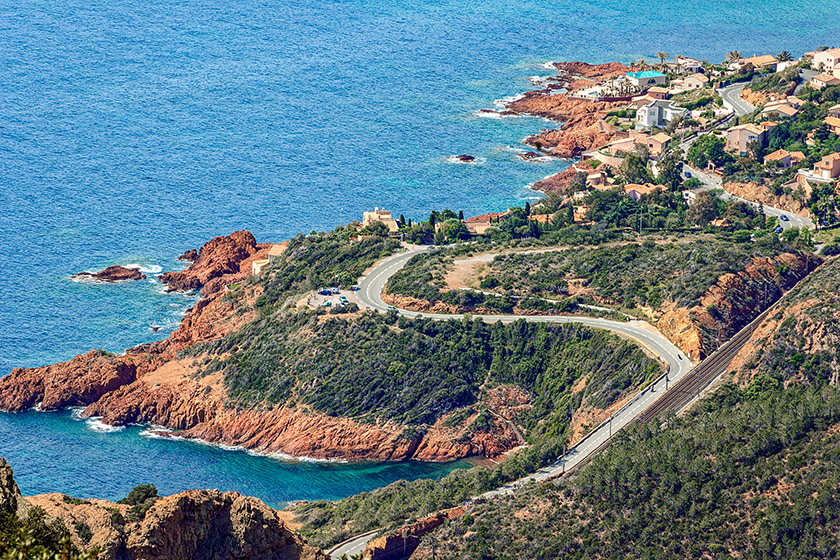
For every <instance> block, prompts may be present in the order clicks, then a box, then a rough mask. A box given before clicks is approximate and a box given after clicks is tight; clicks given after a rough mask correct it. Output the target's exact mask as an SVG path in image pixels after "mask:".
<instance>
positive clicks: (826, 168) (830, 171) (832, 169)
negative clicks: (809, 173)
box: [813, 153, 840, 180]
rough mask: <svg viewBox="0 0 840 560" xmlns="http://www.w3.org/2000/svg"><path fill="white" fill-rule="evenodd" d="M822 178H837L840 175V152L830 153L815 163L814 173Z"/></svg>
mask: <svg viewBox="0 0 840 560" xmlns="http://www.w3.org/2000/svg"><path fill="white" fill-rule="evenodd" d="M813 174H814V175H815V176H816V177H819V178H820V179H829V180H831V179H836V178H838V177H840V153H833V154H828V155H827V156H825V157H824V158H822V159H821V160H820V161H818V162H817V163H815V164H814V173H813Z"/></svg>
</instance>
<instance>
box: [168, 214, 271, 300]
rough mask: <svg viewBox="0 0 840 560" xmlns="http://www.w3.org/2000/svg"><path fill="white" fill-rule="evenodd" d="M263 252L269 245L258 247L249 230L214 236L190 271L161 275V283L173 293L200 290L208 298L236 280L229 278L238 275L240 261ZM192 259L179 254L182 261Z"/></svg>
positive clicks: (240, 268)
mask: <svg viewBox="0 0 840 560" xmlns="http://www.w3.org/2000/svg"><path fill="white" fill-rule="evenodd" d="M263 249H265V250H267V249H268V245H257V240H256V239H254V235H253V234H252V233H251V232H250V231H244V230H243V231H236V232H234V233H232V234H230V235H226V236H220V237H215V238H213V239H211V240H210V241H208V242H207V243H205V244H204V246H203V247H202V248H201V249H200V250H199V251H198V255H197V256H196V257H195V258H194V259H193V260H192V264H191V265H190V266H189V268H187V269H186V270H182V271H180V272H167V273H166V274H161V275H160V281H161V282H163V283H164V284H166V285H167V286H169V289H170V290H172V291H189V290H198V289H200V290H201V295H202V296H208V295H210V294H212V293H215V292H218V291H219V290H221V289H222V288H224V286H226V285H227V284H230V283H232V282H233V281H235V280H233V279H232V278H230V277H231V276H237V275H240V273H241V272H242V266H241V265H242V263H243V261H246V260H249V259H251V258H252V257H253V256H254V255H255V254H256V253H257V252H259V251H262V250H263ZM192 256H193V255H192V254H191V253H190V252H189V251H187V252H186V253H184V254H183V255H181V257H184V258H185V260H190V259H191V258H192Z"/></svg>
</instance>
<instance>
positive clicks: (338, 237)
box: [253, 228, 399, 312]
mask: <svg viewBox="0 0 840 560" xmlns="http://www.w3.org/2000/svg"><path fill="white" fill-rule="evenodd" d="M353 235H354V232H353V231H349V230H347V229H345V228H337V229H336V230H335V231H332V232H328V233H315V232H313V233H311V234H310V235H307V236H304V235H298V236H297V237H295V238H293V239H292V240H291V241H289V246H288V247H287V248H286V250H285V251H284V252H283V254H282V255H281V257H280V258H279V260H278V262H276V263H272V265H271V268H270V269H269V271H268V273H267V274H265V275H260V276H259V277H255V278H254V280H253V281H254V282H258V283H260V284H262V285H263V287H264V288H265V291H264V293H263V294H262V296H260V298H259V300H257V307H259V308H262V309H263V310H264V311H266V312H267V311H268V310H270V309H271V308H272V307H273V306H274V305H275V304H282V303H284V302H285V300H286V298H287V297H288V296H290V295H293V294H299V293H303V292H307V291H312V290H316V289H318V288H323V287H325V286H352V285H353V284H355V283H356V280H358V278H359V277H360V276H361V275H362V273H363V272H364V271H365V269H367V268H368V267H369V266H371V265H372V264H373V263H375V262H376V261H377V260H379V259H381V258H382V257H385V256H388V255H390V254H391V253H393V252H394V251H395V250H396V249H397V248H398V247H399V242H398V241H397V240H394V239H387V238H382V237H372V238H366V239H362V240H361V241H352V240H351V237H352V236H353Z"/></svg>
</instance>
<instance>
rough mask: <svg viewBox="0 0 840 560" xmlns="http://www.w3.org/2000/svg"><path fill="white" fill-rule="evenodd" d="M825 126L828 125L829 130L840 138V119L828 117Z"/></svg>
mask: <svg viewBox="0 0 840 560" xmlns="http://www.w3.org/2000/svg"><path fill="white" fill-rule="evenodd" d="M825 124H827V125H828V129H829V130H830V131H831V133H832V134H837V135H838V136H840V119H838V118H837V117H826V118H825Z"/></svg>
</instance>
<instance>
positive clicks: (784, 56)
mask: <svg viewBox="0 0 840 560" xmlns="http://www.w3.org/2000/svg"><path fill="white" fill-rule="evenodd" d="M776 60H778V61H779V62H790V61H791V60H793V55H792V54H790V53H789V52H788V51H782V52H780V53H779V54H777V55H776Z"/></svg>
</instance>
